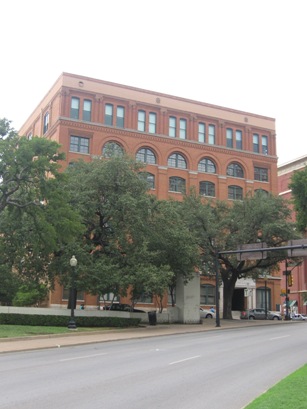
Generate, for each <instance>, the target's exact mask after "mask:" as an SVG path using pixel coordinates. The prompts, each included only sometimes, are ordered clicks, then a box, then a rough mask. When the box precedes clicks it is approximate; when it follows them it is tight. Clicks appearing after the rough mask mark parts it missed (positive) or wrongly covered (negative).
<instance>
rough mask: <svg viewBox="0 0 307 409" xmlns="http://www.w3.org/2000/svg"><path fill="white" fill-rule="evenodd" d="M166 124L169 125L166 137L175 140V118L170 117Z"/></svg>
mask: <svg viewBox="0 0 307 409" xmlns="http://www.w3.org/2000/svg"><path fill="white" fill-rule="evenodd" d="M168 124H169V128H168V135H169V136H172V137H173V138H175V137H176V118H175V117H174V116H170V117H169V120H168Z"/></svg>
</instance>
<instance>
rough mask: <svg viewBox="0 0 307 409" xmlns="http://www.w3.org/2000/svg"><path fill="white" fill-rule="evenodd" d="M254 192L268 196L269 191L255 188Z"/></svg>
mask: <svg viewBox="0 0 307 409" xmlns="http://www.w3.org/2000/svg"><path fill="white" fill-rule="evenodd" d="M255 194H256V195H263V196H265V197H266V196H269V192H268V191H267V190H264V189H256V190H255Z"/></svg>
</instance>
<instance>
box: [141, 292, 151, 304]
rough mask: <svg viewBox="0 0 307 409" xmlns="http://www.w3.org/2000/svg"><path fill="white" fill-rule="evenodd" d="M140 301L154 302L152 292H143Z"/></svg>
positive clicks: (143, 302) (144, 302)
mask: <svg viewBox="0 0 307 409" xmlns="http://www.w3.org/2000/svg"><path fill="white" fill-rule="evenodd" d="M138 302H140V303H142V304H151V303H152V294H149V293H142V294H141V295H140V297H139V299H138Z"/></svg>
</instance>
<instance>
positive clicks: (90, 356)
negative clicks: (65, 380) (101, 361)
mask: <svg viewBox="0 0 307 409" xmlns="http://www.w3.org/2000/svg"><path fill="white" fill-rule="evenodd" d="M103 355H107V353H106V352H105V353H103V354H93V355H84V356H76V357H74V358H64V359H60V360H59V362H67V361H74V360H76V359H86V358H94V357H96V356H103Z"/></svg>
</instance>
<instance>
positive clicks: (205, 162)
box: [198, 158, 216, 173]
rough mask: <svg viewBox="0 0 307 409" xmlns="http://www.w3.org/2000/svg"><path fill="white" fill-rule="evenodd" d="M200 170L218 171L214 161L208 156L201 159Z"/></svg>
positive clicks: (207, 171)
mask: <svg viewBox="0 0 307 409" xmlns="http://www.w3.org/2000/svg"><path fill="white" fill-rule="evenodd" d="M198 170H199V171H200V172H206V173H216V167H215V164H214V163H213V162H212V160H211V159H208V158H203V159H202V160H201V161H199V163H198Z"/></svg>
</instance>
